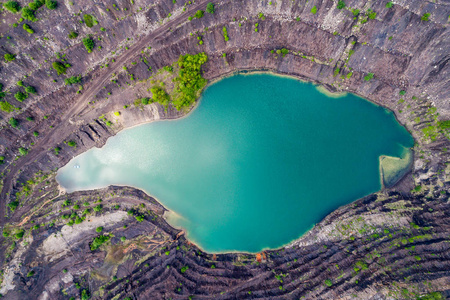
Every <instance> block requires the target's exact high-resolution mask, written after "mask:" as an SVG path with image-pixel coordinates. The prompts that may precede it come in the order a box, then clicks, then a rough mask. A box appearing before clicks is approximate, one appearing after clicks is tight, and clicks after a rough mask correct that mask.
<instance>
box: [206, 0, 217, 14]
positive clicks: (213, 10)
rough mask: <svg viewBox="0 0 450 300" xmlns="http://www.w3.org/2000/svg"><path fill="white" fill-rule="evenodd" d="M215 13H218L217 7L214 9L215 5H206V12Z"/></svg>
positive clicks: (210, 3)
mask: <svg viewBox="0 0 450 300" xmlns="http://www.w3.org/2000/svg"><path fill="white" fill-rule="evenodd" d="M215 11H216V9H215V7H214V3H212V2H209V3H208V4H207V5H206V12H207V13H209V14H213V13H214V12H215Z"/></svg>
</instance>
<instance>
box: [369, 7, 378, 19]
mask: <svg viewBox="0 0 450 300" xmlns="http://www.w3.org/2000/svg"><path fill="white" fill-rule="evenodd" d="M367 16H368V17H369V19H371V20H374V19H375V18H376V17H377V13H376V12H374V11H373V10H371V9H370V8H369V9H368V10H367Z"/></svg>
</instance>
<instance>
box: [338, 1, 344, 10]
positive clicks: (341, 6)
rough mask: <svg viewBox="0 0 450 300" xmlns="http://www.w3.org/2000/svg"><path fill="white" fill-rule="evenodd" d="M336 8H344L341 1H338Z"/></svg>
mask: <svg viewBox="0 0 450 300" xmlns="http://www.w3.org/2000/svg"><path fill="white" fill-rule="evenodd" d="M336 7H337V9H343V8H344V7H345V2H344V1H342V0H340V1H338V4H337V6H336Z"/></svg>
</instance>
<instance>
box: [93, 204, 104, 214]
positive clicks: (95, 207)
mask: <svg viewBox="0 0 450 300" xmlns="http://www.w3.org/2000/svg"><path fill="white" fill-rule="evenodd" d="M94 211H96V212H99V211H102V205H101V204H99V205H97V206H94Z"/></svg>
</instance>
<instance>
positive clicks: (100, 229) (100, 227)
mask: <svg viewBox="0 0 450 300" xmlns="http://www.w3.org/2000/svg"><path fill="white" fill-rule="evenodd" d="M95 231H96V232H98V233H100V232H102V231H103V227H102V226H99V227H97V228H95Z"/></svg>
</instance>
